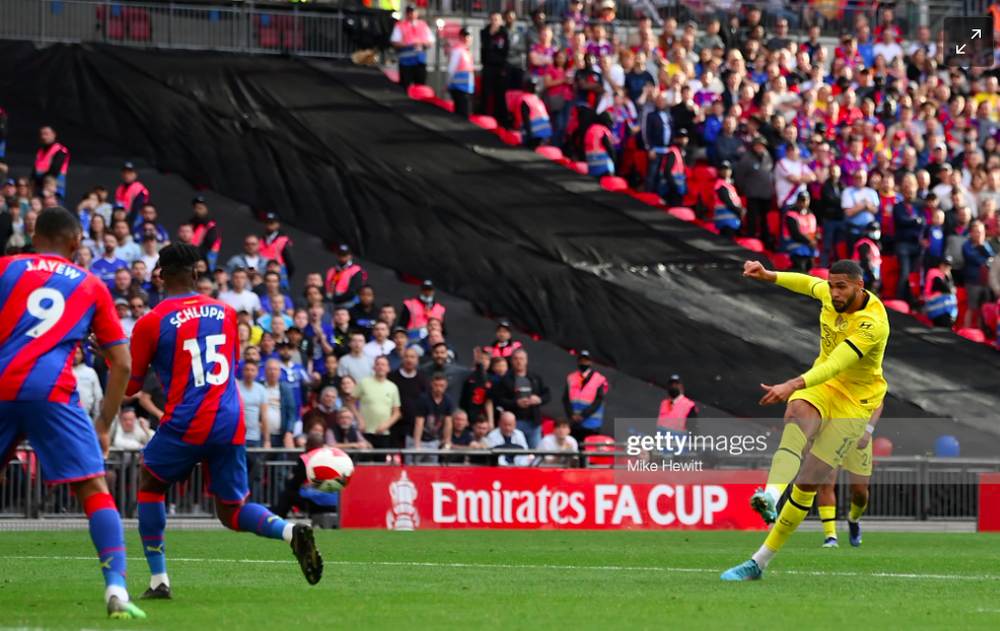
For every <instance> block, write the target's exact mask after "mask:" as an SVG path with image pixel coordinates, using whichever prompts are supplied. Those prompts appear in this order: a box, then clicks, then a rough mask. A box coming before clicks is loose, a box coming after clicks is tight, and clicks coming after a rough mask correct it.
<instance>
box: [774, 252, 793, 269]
mask: <svg viewBox="0 0 1000 631" xmlns="http://www.w3.org/2000/svg"><path fill="white" fill-rule="evenodd" d="M771 261H773V262H774V269H776V270H778V271H779V272H781V271H784V270H786V269H791V268H792V257H790V256H788V255H787V254H785V253H783V252H779V253H778V254H774V255H772V256H771Z"/></svg>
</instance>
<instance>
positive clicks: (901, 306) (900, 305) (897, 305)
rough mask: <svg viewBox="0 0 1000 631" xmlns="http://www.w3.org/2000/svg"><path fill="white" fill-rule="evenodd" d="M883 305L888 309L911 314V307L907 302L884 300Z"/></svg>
mask: <svg viewBox="0 0 1000 631" xmlns="http://www.w3.org/2000/svg"><path fill="white" fill-rule="evenodd" d="M882 304H884V305H885V306H886V307H887V308H889V309H893V310H895V311H899V312H900V313H909V312H910V305H908V304H907V303H906V301H905V300H883V301H882Z"/></svg>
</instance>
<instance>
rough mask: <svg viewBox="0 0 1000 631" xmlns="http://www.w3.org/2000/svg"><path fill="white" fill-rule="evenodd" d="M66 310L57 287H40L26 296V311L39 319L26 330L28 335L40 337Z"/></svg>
mask: <svg viewBox="0 0 1000 631" xmlns="http://www.w3.org/2000/svg"><path fill="white" fill-rule="evenodd" d="M65 311H66V299H65V298H63V295H62V294H61V293H60V292H59V290H57V289H52V288H51V287H41V288H39V289H36V290H35V291H33V292H31V295H30V296H28V313H29V314H30V315H32V316H34V317H36V318H38V319H39V320H41V322H39V323H38V324H36V325H35V326H33V327H32V328H31V329H29V330H28V332H27V333H25V335H27V336H28V337H41V336H42V335H45V334H46V333H48V332H49V329H51V328H52V327H54V326H55V325H56V322H59V319H60V318H61V317H62V316H63V313H64V312H65Z"/></svg>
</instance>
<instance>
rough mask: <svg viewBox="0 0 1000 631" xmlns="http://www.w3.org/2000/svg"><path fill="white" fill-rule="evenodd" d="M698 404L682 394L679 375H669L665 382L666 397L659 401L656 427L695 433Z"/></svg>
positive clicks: (682, 385) (682, 388) (681, 383)
mask: <svg viewBox="0 0 1000 631" xmlns="http://www.w3.org/2000/svg"><path fill="white" fill-rule="evenodd" d="M697 418H698V406H697V405H696V404H695V402H694V401H692V400H691V399H689V398H687V397H686V396H684V382H683V381H681V377H680V375H671V376H670V381H668V382H667V398H666V399H664V400H663V402H662V403H660V414H659V416H658V417H657V419H656V425H657V427H662V428H663V429H669V430H673V431H679V432H691V433H695V432H696V431H697V428H698V421H697Z"/></svg>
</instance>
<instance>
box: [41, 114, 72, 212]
mask: <svg viewBox="0 0 1000 631" xmlns="http://www.w3.org/2000/svg"><path fill="white" fill-rule="evenodd" d="M38 135H39V137H40V139H41V141H42V146H41V148H40V149H39V150H38V153H37V154H35V188H36V189H38V190H39V191H40V190H42V184H43V180H44V179H45V176H47V175H51V176H52V177H54V178H56V181H57V182H58V183H59V188H58V189H56V193H58V195H59V197H61V198H63V199H66V172H67V171H69V149H67V148H66V147H64V146H62V145H61V144H59V143H58V142H56V131H55V130H54V129H52V128H51V127H49V126H48V125H46V126H44V127H42V128H41V129H40V130H39V132H38Z"/></svg>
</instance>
